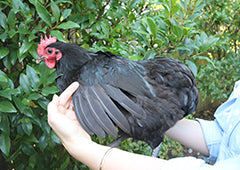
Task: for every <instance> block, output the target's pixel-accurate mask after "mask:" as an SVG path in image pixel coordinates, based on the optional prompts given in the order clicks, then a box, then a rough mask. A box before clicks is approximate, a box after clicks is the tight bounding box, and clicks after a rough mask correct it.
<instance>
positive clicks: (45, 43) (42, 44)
mask: <svg viewBox="0 0 240 170" xmlns="http://www.w3.org/2000/svg"><path fill="white" fill-rule="evenodd" d="M56 41H57V38H56V37H51V35H49V38H47V36H46V35H45V39H41V42H40V44H38V49H37V52H38V55H39V56H40V55H42V54H43V51H44V48H46V47H47V46H48V45H49V44H52V43H55V42H56Z"/></svg>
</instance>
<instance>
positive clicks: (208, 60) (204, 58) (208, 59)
mask: <svg viewBox="0 0 240 170" xmlns="http://www.w3.org/2000/svg"><path fill="white" fill-rule="evenodd" d="M196 58H198V59H200V60H206V61H207V62H209V63H211V64H212V65H213V67H214V68H216V66H215V64H214V62H213V61H212V60H211V59H210V58H208V57H204V56H196Z"/></svg>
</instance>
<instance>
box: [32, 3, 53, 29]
mask: <svg viewBox="0 0 240 170" xmlns="http://www.w3.org/2000/svg"><path fill="white" fill-rule="evenodd" d="M35 7H36V10H37V13H38V15H39V17H40V18H41V19H42V20H43V21H44V22H46V23H47V25H48V26H50V27H51V16H50V13H49V12H48V10H47V9H46V7H44V6H42V4H40V3H39V2H36V3H35Z"/></svg>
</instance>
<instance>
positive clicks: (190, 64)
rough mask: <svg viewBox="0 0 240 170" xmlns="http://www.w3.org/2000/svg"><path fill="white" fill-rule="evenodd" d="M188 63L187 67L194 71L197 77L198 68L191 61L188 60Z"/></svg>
mask: <svg viewBox="0 0 240 170" xmlns="http://www.w3.org/2000/svg"><path fill="white" fill-rule="evenodd" d="M186 62H187V65H188V66H189V68H190V69H191V70H192V72H193V74H194V76H195V77H196V76H197V66H196V64H195V63H193V62H192V61H190V60H186Z"/></svg>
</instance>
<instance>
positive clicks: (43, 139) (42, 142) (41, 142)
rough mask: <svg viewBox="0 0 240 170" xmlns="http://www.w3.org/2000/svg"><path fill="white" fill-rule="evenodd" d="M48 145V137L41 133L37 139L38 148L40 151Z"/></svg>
mask: <svg viewBox="0 0 240 170" xmlns="http://www.w3.org/2000/svg"><path fill="white" fill-rule="evenodd" d="M47 145H48V137H47V136H46V135H45V134H43V135H42V136H41V137H40V139H39V145H38V146H39V148H40V150H41V151H44V149H45V148H46V147H47Z"/></svg>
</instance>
